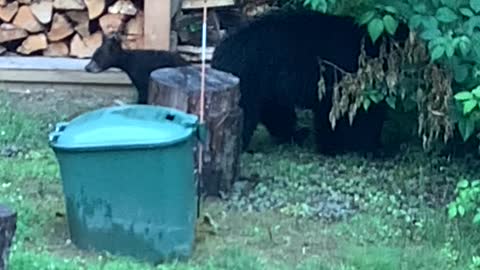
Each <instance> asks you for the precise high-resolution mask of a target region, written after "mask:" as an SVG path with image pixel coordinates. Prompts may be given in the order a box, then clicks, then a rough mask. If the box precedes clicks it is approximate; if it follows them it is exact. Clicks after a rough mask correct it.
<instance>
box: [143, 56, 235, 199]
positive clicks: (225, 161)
mask: <svg viewBox="0 0 480 270" xmlns="http://www.w3.org/2000/svg"><path fill="white" fill-rule="evenodd" d="M205 72H206V77H205V123H206V125H207V128H208V136H207V142H206V146H205V147H204V148H203V163H202V164H203V167H202V184H203V190H204V192H205V193H206V194H207V195H210V196H221V193H229V192H230V191H231V188H232V185H233V183H234V182H236V181H237V180H238V178H239V176H240V154H241V148H242V147H241V133H242V129H243V126H242V125H243V121H242V119H243V111H242V109H241V108H240V107H239V100H240V90H239V88H238V87H239V79H238V78H237V77H235V76H234V75H232V74H229V73H226V72H223V71H220V70H216V69H212V68H207V69H206V71H205ZM200 80H201V71H200V68H199V67H194V66H185V67H178V68H161V69H157V70H155V71H153V72H152V73H151V74H150V84H149V90H150V91H149V102H148V103H149V104H152V105H160V106H166V107H171V108H175V109H178V110H181V111H184V112H187V113H191V114H197V115H198V114H199V112H200ZM196 151H197V150H196V149H195V161H196V165H197V166H198V163H197V162H198V159H197V152H196Z"/></svg>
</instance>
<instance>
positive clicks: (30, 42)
mask: <svg viewBox="0 0 480 270" xmlns="http://www.w3.org/2000/svg"><path fill="white" fill-rule="evenodd" d="M47 45H48V43H47V36H46V35H45V34H43V33H41V34H36V35H30V36H28V37H27V38H26V39H25V40H24V41H23V42H22V44H21V45H20V46H18V47H17V52H18V53H20V54H25V55H29V54H31V53H33V52H36V51H40V50H44V49H46V48H47Z"/></svg>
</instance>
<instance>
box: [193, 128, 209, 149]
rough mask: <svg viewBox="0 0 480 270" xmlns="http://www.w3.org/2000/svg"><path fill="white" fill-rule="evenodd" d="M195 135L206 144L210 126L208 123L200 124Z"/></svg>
mask: <svg viewBox="0 0 480 270" xmlns="http://www.w3.org/2000/svg"><path fill="white" fill-rule="evenodd" d="M195 135H196V137H197V139H198V140H199V141H200V142H201V143H202V144H205V143H206V142H207V138H208V127H207V125H206V123H202V124H198V126H197V128H196V130H195Z"/></svg>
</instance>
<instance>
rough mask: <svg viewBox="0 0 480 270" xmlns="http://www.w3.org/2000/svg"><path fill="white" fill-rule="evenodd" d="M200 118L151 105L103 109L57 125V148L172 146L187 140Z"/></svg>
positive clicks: (53, 142)
mask: <svg viewBox="0 0 480 270" xmlns="http://www.w3.org/2000/svg"><path fill="white" fill-rule="evenodd" d="M197 119H198V118H197V116H196V115H191V114H186V113H183V112H181V111H178V110H175V109H171V108H166V107H161V106H151V105H126V106H115V107H109V108H103V109H99V110H95V111H92V112H88V113H85V114H82V115H80V116H78V117H76V118H75V119H73V120H72V121H71V122H69V123H61V124H58V125H57V128H56V130H55V131H54V132H52V133H51V134H50V143H51V146H52V147H54V148H62V149H79V148H81V149H88V148H98V147H102V148H105V147H106V148H113V147H120V146H121V147H139V146H146V145H147V146H160V145H170V144H174V143H177V142H179V141H183V140H185V139H187V138H188V137H189V136H190V135H191V133H192V131H193V129H194V128H196V124H197Z"/></svg>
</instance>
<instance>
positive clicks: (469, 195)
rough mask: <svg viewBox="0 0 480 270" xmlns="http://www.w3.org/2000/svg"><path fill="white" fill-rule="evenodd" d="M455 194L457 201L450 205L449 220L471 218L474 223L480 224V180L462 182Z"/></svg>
mask: <svg viewBox="0 0 480 270" xmlns="http://www.w3.org/2000/svg"><path fill="white" fill-rule="evenodd" d="M455 193H456V194H457V197H456V198H455V201H453V202H451V203H450V204H448V216H449V218H451V219H453V218H458V217H471V218H472V221H473V223H475V224H480V180H475V181H471V182H470V181H468V180H465V179H463V180H461V181H460V182H458V184H457V188H456V189H455Z"/></svg>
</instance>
